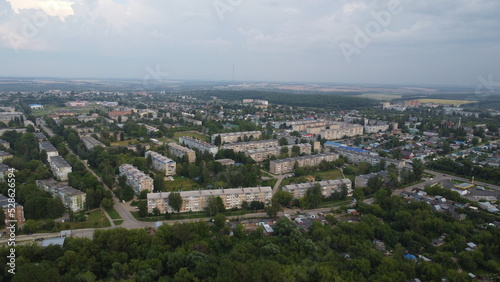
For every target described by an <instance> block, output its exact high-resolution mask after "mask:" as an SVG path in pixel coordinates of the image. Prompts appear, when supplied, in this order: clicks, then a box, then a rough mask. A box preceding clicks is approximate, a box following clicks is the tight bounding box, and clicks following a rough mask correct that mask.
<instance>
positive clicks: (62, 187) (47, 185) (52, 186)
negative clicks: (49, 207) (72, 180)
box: [36, 179, 87, 212]
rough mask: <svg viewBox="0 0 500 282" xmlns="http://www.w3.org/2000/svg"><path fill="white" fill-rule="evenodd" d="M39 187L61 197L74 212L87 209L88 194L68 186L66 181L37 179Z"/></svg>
mask: <svg viewBox="0 0 500 282" xmlns="http://www.w3.org/2000/svg"><path fill="white" fill-rule="evenodd" d="M36 185H37V186H38V188H40V189H42V190H44V191H47V192H49V193H50V194H52V197H54V198H56V197H59V198H61V200H62V202H63V204H64V206H65V207H66V208H68V209H70V210H72V211H73V212H79V211H81V210H83V209H85V201H86V200H87V194H86V193H84V192H82V191H80V190H78V189H75V188H73V187H71V186H68V185H67V184H65V183H61V182H57V181H55V180H54V179H45V180H37V181H36Z"/></svg>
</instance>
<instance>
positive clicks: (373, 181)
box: [367, 175, 384, 193]
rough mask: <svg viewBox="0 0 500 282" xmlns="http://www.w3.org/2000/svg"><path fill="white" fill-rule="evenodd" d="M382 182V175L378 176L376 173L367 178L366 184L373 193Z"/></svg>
mask: <svg viewBox="0 0 500 282" xmlns="http://www.w3.org/2000/svg"><path fill="white" fill-rule="evenodd" d="M383 184H384V181H383V180H382V177H380V175H376V176H373V177H372V178H370V179H368V183H367V186H368V188H369V189H370V192H371V193H375V192H377V191H378V190H379V189H380V188H381V187H382V185H383Z"/></svg>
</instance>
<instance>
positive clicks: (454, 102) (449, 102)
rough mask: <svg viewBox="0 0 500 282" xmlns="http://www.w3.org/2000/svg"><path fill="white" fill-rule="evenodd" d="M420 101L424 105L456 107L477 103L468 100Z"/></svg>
mask: <svg viewBox="0 0 500 282" xmlns="http://www.w3.org/2000/svg"><path fill="white" fill-rule="evenodd" d="M418 100H419V101H420V102H422V103H434V104H441V105H454V106H460V105H464V104H471V103H476V102H474V101H466V100H443V99H418Z"/></svg>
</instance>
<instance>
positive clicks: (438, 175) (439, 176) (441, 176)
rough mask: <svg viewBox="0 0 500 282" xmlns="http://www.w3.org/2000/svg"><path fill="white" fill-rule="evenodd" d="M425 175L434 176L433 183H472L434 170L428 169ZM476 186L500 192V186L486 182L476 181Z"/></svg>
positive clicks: (469, 180)
mask: <svg viewBox="0 0 500 282" xmlns="http://www.w3.org/2000/svg"><path fill="white" fill-rule="evenodd" d="M425 173H428V174H432V175H434V180H433V182H436V181H441V180H444V179H455V180H459V181H463V182H468V183H471V182H472V179H468V178H463V177H459V176H454V175H450V174H445V173H441V172H437V171H432V170H427V169H426V170H425ZM474 184H475V185H480V186H487V187H488V188H491V189H495V190H500V186H497V185H493V184H489V183H485V182H481V181H476V180H474Z"/></svg>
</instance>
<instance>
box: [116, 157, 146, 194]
mask: <svg viewBox="0 0 500 282" xmlns="http://www.w3.org/2000/svg"><path fill="white" fill-rule="evenodd" d="M119 171H120V175H125V176H126V177H127V182H126V183H127V184H128V185H130V186H132V188H134V191H135V192H136V193H137V194H139V193H140V192H141V191H143V190H147V191H153V179H152V178H151V177H149V176H147V175H146V174H144V172H142V171H140V170H138V169H137V168H136V167H135V166H133V165H131V164H122V165H121V166H120V168H119Z"/></svg>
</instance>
